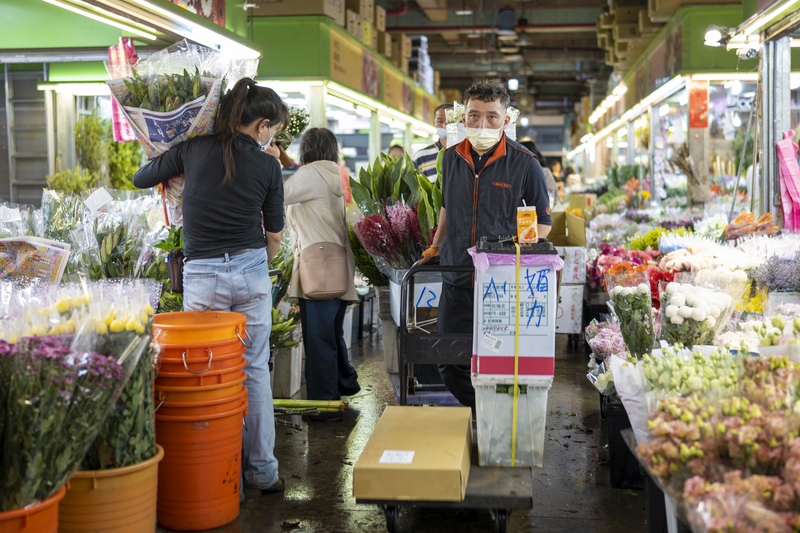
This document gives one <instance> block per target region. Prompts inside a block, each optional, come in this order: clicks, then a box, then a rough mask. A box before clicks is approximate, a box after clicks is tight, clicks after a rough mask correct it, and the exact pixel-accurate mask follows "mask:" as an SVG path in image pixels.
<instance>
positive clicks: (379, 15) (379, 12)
mask: <svg viewBox="0 0 800 533" xmlns="http://www.w3.org/2000/svg"><path fill="white" fill-rule="evenodd" d="M375 27H376V28H378V29H379V30H380V31H386V10H385V9H384V8H382V7H381V6H375Z"/></svg>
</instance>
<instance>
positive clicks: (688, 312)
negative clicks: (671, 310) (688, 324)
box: [678, 305, 694, 318]
mask: <svg viewBox="0 0 800 533" xmlns="http://www.w3.org/2000/svg"><path fill="white" fill-rule="evenodd" d="M692 312H694V309H692V308H691V307H689V306H688V305H684V306H683V307H681V308H680V309H678V313H679V314H680V315H681V316H682V317H683V318H689V317H690V316H692Z"/></svg>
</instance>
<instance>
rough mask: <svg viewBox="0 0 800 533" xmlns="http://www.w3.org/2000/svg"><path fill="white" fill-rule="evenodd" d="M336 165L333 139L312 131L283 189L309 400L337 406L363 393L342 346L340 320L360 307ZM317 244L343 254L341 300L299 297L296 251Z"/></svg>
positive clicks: (328, 417) (334, 417)
mask: <svg viewBox="0 0 800 533" xmlns="http://www.w3.org/2000/svg"><path fill="white" fill-rule="evenodd" d="M338 162H339V146H338V144H337V142H336V136H334V134H333V133H332V132H331V131H330V130H328V129H325V128H311V129H310V130H308V131H306V132H305V133H304V134H303V139H302V140H301V141H300V164H301V165H302V166H301V167H300V168H299V169H298V170H297V172H296V173H295V174H294V175H293V176H292V177H291V178H289V179H288V180H286V182H285V183H284V189H283V190H284V197H283V201H284V203H285V204H286V205H287V206H288V208H287V210H286V224H287V226H288V227H289V229H290V230H291V231H292V232H293V233H294V234H295V235H296V236H297V241H296V243H295V259H294V269H293V270H292V281H291V285H290V287H291V289H290V292H289V296H290V297H292V298H298V299H299V302H300V323H301V324H302V325H303V346H304V347H305V351H306V366H305V374H306V392H307V397H308V399H309V400H339V399H341V397H342V396H352V395H354V394H357V393H358V392H359V391H360V390H361V387H360V386H359V384H358V375H357V374H356V371H355V369H354V368H353V366H352V365H351V364H350V361H349V358H348V356H347V344H346V343H345V341H344V330H343V324H344V314H345V311H346V310H347V305H348V303H351V302H357V301H358V294H356V286H355V283H354V281H353V277H354V276H355V259H354V258H353V252H352V250H350V245H349V239H350V236H349V231H350V229H349V226H348V224H347V220H346V217H345V202H344V190H343V188H342V178H341V173H340V170H339V165H338ZM321 242H333V243H337V244H342V246H344V247H345V248H347V261H348V266H349V274H348V280H349V281H350V286H349V288H348V290H347V293H346V294H345V295H344V296H342V297H341V298H334V299H331V300H311V299H308V298H306V295H305V293H304V292H303V286H302V283H301V280H300V257H299V256H300V251H301V250H303V249H305V248H307V247H308V246H312V245H314V244H315V243H321ZM309 418H311V419H312V420H324V421H329V422H334V421H339V420H342V414H341V413H321V414H320V415H318V416H314V417H309Z"/></svg>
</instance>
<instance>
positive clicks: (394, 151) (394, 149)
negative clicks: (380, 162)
mask: <svg viewBox="0 0 800 533" xmlns="http://www.w3.org/2000/svg"><path fill="white" fill-rule="evenodd" d="M388 154H389V155H393V156H395V157H396V158H398V159H400V158H402V157H405V155H406V151H405V149H404V148H403V147H402V146H400V145H399V144H393V145H392V146H391V148H389V152H388Z"/></svg>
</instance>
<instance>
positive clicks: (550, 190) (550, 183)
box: [520, 139, 558, 198]
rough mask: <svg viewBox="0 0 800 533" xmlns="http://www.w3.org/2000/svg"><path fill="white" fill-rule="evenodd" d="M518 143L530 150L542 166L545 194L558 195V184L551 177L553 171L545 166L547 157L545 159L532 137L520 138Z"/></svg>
mask: <svg viewBox="0 0 800 533" xmlns="http://www.w3.org/2000/svg"><path fill="white" fill-rule="evenodd" d="M520 144H521V145H522V146H524V147H525V148H527V149H528V150H530V152H531V153H532V154H533V155H535V156H536V159H538V160H539V164H540V165H541V166H542V172H544V180H545V182H546V183H547V194H549V195H551V196H552V197H553V198H555V197H556V196H557V195H558V184H557V183H556V179H555V178H554V177H553V173H552V172H550V169H549V168H547V159H545V157H544V156H543V155H542V152H540V151H539V148H538V147H537V146H536V143H535V142H533V140H532V139H528V140H522V141H520Z"/></svg>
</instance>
